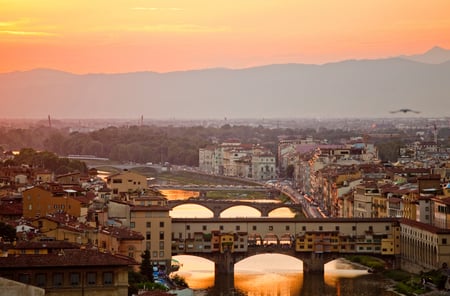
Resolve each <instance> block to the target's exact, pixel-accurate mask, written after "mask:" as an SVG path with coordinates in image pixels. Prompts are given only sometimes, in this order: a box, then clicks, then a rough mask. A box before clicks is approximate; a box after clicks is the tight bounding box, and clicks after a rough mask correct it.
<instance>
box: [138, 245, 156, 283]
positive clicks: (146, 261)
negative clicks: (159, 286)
mask: <svg viewBox="0 0 450 296" xmlns="http://www.w3.org/2000/svg"><path fill="white" fill-rule="evenodd" d="M141 258H142V262H141V274H142V275H143V276H145V277H146V278H147V280H148V281H150V282H152V283H153V266H152V263H151V262H150V251H149V250H145V251H144V253H142V255H141Z"/></svg>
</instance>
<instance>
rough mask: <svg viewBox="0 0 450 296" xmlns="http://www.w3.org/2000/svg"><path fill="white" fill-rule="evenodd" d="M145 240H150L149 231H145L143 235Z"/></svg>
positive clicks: (150, 234)
mask: <svg viewBox="0 0 450 296" xmlns="http://www.w3.org/2000/svg"><path fill="white" fill-rule="evenodd" d="M145 239H146V240H151V239H152V233H151V232H150V231H147V232H146V233H145Z"/></svg>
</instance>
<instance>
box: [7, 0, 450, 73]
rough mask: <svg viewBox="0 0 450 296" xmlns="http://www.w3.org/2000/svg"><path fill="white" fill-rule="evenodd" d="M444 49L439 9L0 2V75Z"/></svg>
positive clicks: (244, 0) (448, 17)
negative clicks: (47, 69)
mask: <svg viewBox="0 0 450 296" xmlns="http://www.w3.org/2000/svg"><path fill="white" fill-rule="evenodd" d="M433 46H441V47H444V48H450V1H449V0H427V1H425V0H226V1H225V0H73V1H72V0H63V1H62V0H55V1H50V0H39V1H37V0H0V61H1V62H0V72H10V71H16V70H30V69H33V68H53V69H59V70H63V71H68V72H73V73H80V74H81V73H99V72H102V73H115V72H132V71H156V72H169V71H175V70H190V69H203V68H214V67H227V68H245V67H251V66H256V65H265V64H273V63H315V64H316V63H319V64H322V63H327V62H333V61H339V60H345V59H352V58H355V59H364V58H369V59H370V58H383V57H392V56H398V55H402V54H406V55H412V54H419V53H423V52H425V51H427V50H428V49H430V48H431V47H433Z"/></svg>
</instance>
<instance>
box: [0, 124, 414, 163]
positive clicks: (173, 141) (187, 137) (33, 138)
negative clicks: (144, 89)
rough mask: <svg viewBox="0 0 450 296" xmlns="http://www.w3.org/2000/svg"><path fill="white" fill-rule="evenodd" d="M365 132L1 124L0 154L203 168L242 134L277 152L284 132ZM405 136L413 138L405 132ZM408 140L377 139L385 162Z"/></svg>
mask: <svg viewBox="0 0 450 296" xmlns="http://www.w3.org/2000/svg"><path fill="white" fill-rule="evenodd" d="M362 133H363V132H362V131H359V130H340V129H326V128H319V129H312V128H307V129H292V128H265V127H262V126H244V125H242V126H241V125H240V126H231V125H228V124H225V125H223V126H221V127H203V126H191V127H174V126H166V127H160V126H123V127H117V126H112V127H107V128H102V129H99V130H96V131H92V132H88V133H81V132H70V131H68V130H67V129H56V128H50V127H44V126H39V127H34V128H28V129H6V128H1V129H0V152H1V151H2V150H3V151H4V150H6V149H11V150H20V149H22V148H32V149H35V150H36V151H51V152H53V153H56V154H57V155H59V156H68V155H70V154H78V155H95V156H97V157H104V158H109V159H111V160H115V161H122V162H128V161H132V162H136V163H147V162H153V163H164V162H170V163H172V164H177V165H189V166H197V165H198V150H199V148H204V147H206V146H207V145H210V144H214V143H221V142H223V141H226V140H227V139H230V138H236V139H238V140H240V141H241V142H242V143H250V144H260V145H262V146H264V147H266V148H268V149H270V150H271V151H272V152H273V153H274V155H276V154H277V147H278V142H279V139H280V136H284V137H296V136H303V137H305V136H312V137H313V138H314V139H327V140H328V143H330V144H332V143H334V144H338V143H340V141H342V140H343V139H348V138H350V137H355V136H361V135H362ZM402 133H404V131H402ZM409 138H410V137H409ZM405 139H408V137H407V136H405ZM405 139H403V138H397V139H389V140H383V141H379V142H377V143H375V144H376V146H377V147H378V149H379V154H380V158H381V159H382V160H383V161H396V158H397V157H398V153H399V151H398V149H399V147H400V146H401V145H403V144H404V143H405Z"/></svg>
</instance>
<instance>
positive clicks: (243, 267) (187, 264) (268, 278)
mask: <svg viewBox="0 0 450 296" xmlns="http://www.w3.org/2000/svg"><path fill="white" fill-rule="evenodd" d="M163 193H164V194H165V195H166V197H167V198H168V199H187V198H189V197H191V196H197V193H192V192H185V191H176V190H170V191H163ZM272 202H274V201H272ZM170 215H171V216H172V217H177V218H181V217H192V218H194V217H196V218H205V217H206V218H208V217H212V212H211V211H209V210H207V209H205V208H203V207H201V206H197V205H182V206H178V207H177V208H176V209H174V210H173V211H172V212H171V214H170ZM259 216H260V214H259V212H258V211H257V210H255V209H253V208H249V207H242V206H237V207H233V208H231V209H228V210H227V211H225V212H223V213H222V215H221V217H259ZM270 216H271V217H293V216H294V214H293V213H292V212H291V211H290V210H289V209H287V208H284V209H279V210H276V211H274V212H272V213H271V214H270ZM174 259H176V260H178V261H179V262H180V263H181V267H180V269H179V271H178V272H177V274H178V275H180V276H181V277H183V278H184V279H185V280H186V282H187V283H188V285H189V287H191V288H192V289H194V291H195V294H196V295H208V296H225V295H248V296H300V295H301V296H313V295H314V296H316V295H361V296H392V295H395V294H394V293H393V292H390V291H387V286H388V284H387V281H386V280H385V279H383V278H382V277H381V276H379V275H377V274H370V273H368V272H367V271H366V270H362V269H358V267H356V266H354V265H352V264H351V263H349V262H346V261H345V260H343V259H338V260H334V261H332V262H330V263H328V264H327V265H326V266H325V273H324V274H310V273H305V274H304V273H303V263H302V262H301V261H300V260H298V259H296V258H292V257H289V256H286V255H280V254H264V255H257V256H253V257H250V258H247V259H245V260H243V261H241V262H238V263H237V264H236V265H235V274H234V275H230V276H225V275H220V277H219V278H215V276H214V264H213V263H212V262H211V261H208V260H206V259H203V258H199V257H194V256H188V255H180V256H174Z"/></svg>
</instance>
